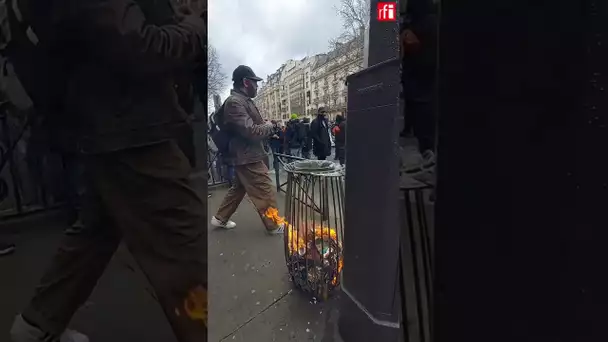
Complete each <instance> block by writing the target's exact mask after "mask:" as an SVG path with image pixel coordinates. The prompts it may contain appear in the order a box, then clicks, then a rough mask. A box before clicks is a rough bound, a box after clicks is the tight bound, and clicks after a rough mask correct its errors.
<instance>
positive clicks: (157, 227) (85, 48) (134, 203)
mask: <svg viewBox="0 0 608 342" xmlns="http://www.w3.org/2000/svg"><path fill="white" fill-rule="evenodd" d="M59 3H62V4H63V5H65V3H64V2H63V1H56V2H53V4H54V5H53V6H55V4H59ZM68 3H69V10H64V9H65V7H62V8H61V9H59V8H54V11H53V12H52V13H56V14H58V13H61V14H60V15H58V17H57V18H56V19H57V25H58V26H61V28H62V29H61V30H58V32H59V35H58V36H57V37H56V41H53V42H52V43H53V44H56V45H57V46H64V47H66V48H68V47H69V53H70V63H71V65H70V67H71V68H70V69H68V70H69V71H66V73H67V74H66V75H65V77H66V88H67V90H66V92H65V94H64V95H65V96H64V98H62V102H63V107H62V108H63V110H62V111H61V112H60V114H61V115H62V116H64V117H63V118H62V119H61V122H76V123H78V125H76V126H75V127H74V129H73V131H72V132H71V133H72V134H70V135H69V136H70V137H72V139H73V140H70V144H69V145H70V146H72V147H74V148H76V147H77V150H78V152H79V153H81V154H83V158H82V161H83V163H84V166H85V179H86V186H85V188H86V189H85V192H84V198H83V201H84V203H83V208H82V214H81V219H82V223H83V227H82V229H81V230H80V231H78V232H77V233H75V234H72V235H66V236H64V240H63V241H62V243H61V245H60V247H59V249H58V251H57V253H56V254H55V256H54V257H53V259H52V260H51V264H50V267H49V269H48V270H47V271H46V273H45V274H44V275H43V277H42V279H41V281H40V283H39V285H38V286H37V288H36V289H35V293H34V296H33V298H32V299H31V301H30V302H29V304H28V305H27V307H26V309H25V310H24V311H23V312H22V314H21V315H19V316H17V318H16V319H15V321H14V322H13V325H12V327H11V330H10V336H11V340H12V341H13V342H88V341H89V339H88V337H87V336H85V335H84V334H82V333H79V332H76V331H73V330H68V329H66V327H67V325H68V324H69V322H70V320H71V319H72V316H73V315H74V313H75V312H76V311H77V310H78V308H79V307H80V306H81V305H82V304H83V303H84V302H85V301H86V300H87V298H88V297H89V296H90V294H91V293H92V291H93V289H94V288H95V286H96V284H97V281H98V279H99V278H100V277H101V275H102V274H103V272H104V270H105V269H106V266H107V265H108V262H109V261H110V260H111V258H112V256H113V255H114V253H115V251H116V250H117V248H118V246H119V244H120V243H121V241H122V240H123V239H124V241H125V243H126V245H127V247H128V248H129V251H130V252H131V254H132V255H133V256H134V258H135V259H136V260H137V262H138V264H139V266H140V267H141V269H142V271H143V272H144V274H145V275H146V277H147V278H148V280H149V282H150V283H151V285H152V286H153V288H154V290H155V294H156V297H157V299H158V302H159V303H160V305H161V307H162V309H163V311H164V313H165V315H166V317H167V319H168V321H169V324H170V325H171V327H172V329H173V331H174V333H175V335H176V337H177V340H178V341H180V342H204V341H207V309H206V305H207V302H206V296H207V259H206V257H207V234H206V230H205V228H206V227H205V223H206V221H207V217H206V209H205V205H204V203H203V200H202V199H201V198H200V196H199V195H198V194H197V193H196V192H195V190H194V189H193V187H192V185H191V181H190V180H189V178H188V176H189V174H190V173H191V165H190V163H189V160H188V158H187V157H186V156H185V155H184V153H183V152H182V150H181V149H180V148H179V146H178V144H177V142H176V141H175V137H176V132H181V131H183V130H184V127H187V125H188V124H189V123H188V116H187V113H186V112H185V111H184V109H183V108H182V107H181V106H180V105H179V103H178V101H177V94H176V92H175V84H174V77H173V75H174V71H175V70H176V69H177V68H180V69H181V68H184V67H187V66H190V65H192V67H193V68H194V66H196V65H197V64H198V63H200V61H202V58H203V57H204V55H205V51H204V38H205V37H204V35H205V27H206V24H205V22H204V20H202V18H201V13H200V12H199V13H195V12H194V11H184V12H183V13H179V14H180V20H179V21H178V22H177V23H173V24H167V25H163V26H154V25H151V24H149V21H148V20H147V18H146V17H145V15H144V13H143V12H142V10H141V9H140V8H139V7H138V6H137V5H136V4H135V3H133V2H132V1H129V0H115V1H102V0H91V1H80V2H78V1H68ZM176 14H177V13H176ZM66 42H69V44H68V43H66ZM57 50H59V51H62V49H57ZM63 51H65V50H63ZM62 58H63V57H62ZM58 60H60V59H58ZM116 310H120V307H117V308H116ZM133 319H137V318H136V317H134V318H133ZM109 328H110V327H109ZM115 333H116V335H117V340H118V339H120V338H118V336H119V335H120V334H121V332H120V330H117V331H116V332H115Z"/></svg>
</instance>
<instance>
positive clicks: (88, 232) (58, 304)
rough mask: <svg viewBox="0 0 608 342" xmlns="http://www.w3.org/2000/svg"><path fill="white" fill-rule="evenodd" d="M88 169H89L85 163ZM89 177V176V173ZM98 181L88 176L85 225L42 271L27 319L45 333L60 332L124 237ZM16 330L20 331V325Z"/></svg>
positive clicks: (27, 310) (25, 314) (92, 286)
mask: <svg viewBox="0 0 608 342" xmlns="http://www.w3.org/2000/svg"><path fill="white" fill-rule="evenodd" d="M86 168H87V173H88V172H89V171H90V169H91V168H90V167H89V165H87V166H86ZM87 178H89V176H88V175H87ZM97 190H98V188H97V187H96V185H95V182H94V181H93V180H92V179H91V180H87V188H86V191H85V194H84V198H83V200H84V206H83V210H82V216H81V218H82V220H83V223H84V228H83V229H82V230H80V231H79V232H78V233H77V234H73V235H66V236H65V237H64V239H63V241H62V243H61V246H60V247H59V250H58V251H57V253H56V254H55V256H54V257H53V259H52V261H51V265H50V267H49V268H48V270H47V271H46V273H45V274H44V275H43V277H42V279H41V281H40V283H39V285H38V287H37V288H36V290H35V294H34V296H33V298H32V299H31V301H30V303H29V305H28V307H27V308H26V309H25V310H24V311H23V314H22V316H23V317H24V319H25V320H26V321H27V322H28V323H30V324H32V325H33V326H36V327H37V328H39V329H40V330H42V331H44V332H45V333H50V334H53V335H59V334H61V333H62V332H63V331H64V330H65V328H66V326H67V325H68V323H69V322H70V320H71V318H72V316H73V315H74V313H75V312H76V310H77V309H78V308H79V307H80V306H81V305H82V304H83V303H84V302H85V301H86V299H87V298H88V297H89V296H90V295H91V292H92V291H93V289H94V288H95V285H96V284H97V280H98V279H99V277H100V276H101V275H102V274H103V272H104V270H105V268H106V266H107V264H108V262H109V261H110V259H111V258H112V255H114V252H115V251H116V249H117V247H118V244H119V243H120V240H121V235H120V232H118V231H117V230H116V229H115V227H114V226H113V225H112V223H111V221H110V220H108V218H107V216H106V215H105V210H106V209H107V208H105V207H103V205H102V204H101V203H102V202H101V200H100V198H99V196H98V193H97ZM16 330H17V331H14V332H13V333H14V334H19V333H20V332H19V331H18V329H16Z"/></svg>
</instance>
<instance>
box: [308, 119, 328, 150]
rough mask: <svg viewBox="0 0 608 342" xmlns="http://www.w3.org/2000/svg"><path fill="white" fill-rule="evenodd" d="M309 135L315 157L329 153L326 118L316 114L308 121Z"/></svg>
mask: <svg viewBox="0 0 608 342" xmlns="http://www.w3.org/2000/svg"><path fill="white" fill-rule="evenodd" d="M323 124H324V125H323ZM310 137H311V138H312V143H313V145H312V153H313V154H314V155H315V156H317V157H327V156H329V155H331V139H330V137H329V123H328V122H327V119H321V118H320V117H319V116H317V117H316V118H315V119H314V120H312V122H311V123H310Z"/></svg>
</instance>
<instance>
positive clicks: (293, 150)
mask: <svg viewBox="0 0 608 342" xmlns="http://www.w3.org/2000/svg"><path fill="white" fill-rule="evenodd" d="M289 154H290V155H292V156H294V157H299V156H300V149H299V148H290V153H289Z"/></svg>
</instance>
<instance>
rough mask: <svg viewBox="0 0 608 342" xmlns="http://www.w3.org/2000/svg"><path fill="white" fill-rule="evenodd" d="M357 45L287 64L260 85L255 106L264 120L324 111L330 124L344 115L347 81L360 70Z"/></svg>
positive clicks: (360, 58) (361, 58) (287, 118)
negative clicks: (321, 109)
mask: <svg viewBox="0 0 608 342" xmlns="http://www.w3.org/2000/svg"><path fill="white" fill-rule="evenodd" d="M360 50H361V49H360V47H359V46H358V45H357V44H354V43H351V44H344V45H341V46H339V47H337V48H336V49H335V50H333V51H330V52H328V53H326V54H318V55H314V56H307V57H305V58H303V59H301V60H288V61H287V62H285V63H284V64H283V65H282V66H281V67H280V68H279V69H278V70H277V71H276V72H275V73H273V74H272V75H269V76H268V77H267V79H266V81H265V82H263V83H261V84H260V89H259V92H258V96H257V97H256V98H255V102H256V105H257V106H258V108H260V112H261V113H262V116H264V118H266V119H269V120H281V121H286V120H289V118H290V116H291V114H297V115H298V116H300V117H304V116H308V117H311V118H312V117H314V116H315V115H316V112H317V109H318V108H320V107H325V108H326V109H327V110H328V112H329V118H330V120H333V119H334V118H335V116H336V115H338V114H342V115H346V103H347V98H346V97H347V91H346V89H347V88H346V77H347V76H348V75H350V74H352V73H355V72H357V71H359V70H361V69H362V67H363V55H362V54H361V51H360Z"/></svg>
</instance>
